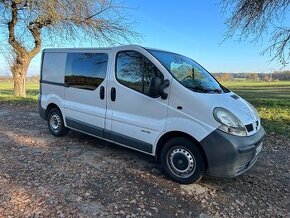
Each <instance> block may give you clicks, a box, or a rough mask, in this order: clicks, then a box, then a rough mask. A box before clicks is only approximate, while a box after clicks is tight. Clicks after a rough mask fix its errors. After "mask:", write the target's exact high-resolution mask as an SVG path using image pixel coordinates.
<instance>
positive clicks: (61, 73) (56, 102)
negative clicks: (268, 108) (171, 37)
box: [39, 45, 265, 183]
mask: <svg viewBox="0 0 290 218" xmlns="http://www.w3.org/2000/svg"><path fill="white" fill-rule="evenodd" d="M40 84H41V86H40V96H39V106H40V107H39V113H40V115H41V117H42V118H44V119H45V120H47V123H48V128H49V130H50V132H51V133H52V134H53V135H54V136H62V135H64V134H65V133H67V131H68V129H73V130H76V131H79V132H82V133H86V134H88V135H91V136H95V137H98V138H102V139H104V140H107V141H110V142H114V143H117V144H119V145H121V146H124V147H127V148H131V149H134V150H138V151H141V152H144V153H146V154H149V155H152V156H155V157H157V159H158V160H160V161H161V165H162V167H163V168H164V170H165V172H166V173H167V174H168V175H169V176H170V177H171V178H172V179H174V180H175V181H178V182H180V183H192V182H196V181H198V180H199V179H200V178H201V176H202V175H205V174H207V175H212V176H218V177H235V176H238V175H240V174H242V173H244V172H245V171H247V170H248V169H249V168H251V167H252V166H253V165H254V163H255V162H256V160H257V157H258V154H259V152H260V151H261V148H262V143H263V139H264V135H265V131H264V129H263V127H262V126H261V122H260V118H259V116H258V113H257V112H256V110H255V108H254V107H253V106H252V105H251V104H249V103H248V102H247V101H245V100H244V99H242V98H241V97H240V96H238V95H236V94H235V93H233V92H231V91H230V90H228V89H227V88H225V87H224V86H222V85H221V84H219V83H218V82H217V81H216V80H215V79H214V77H213V76H211V74H209V73H208V72H207V71H206V70H205V69H204V68H203V67H201V66H200V65H199V64H197V63H196V62H195V61H193V60H192V59H190V58H188V57H185V56H182V55H179V54H176V53H172V52H167V51H162V50H158V49H149V48H143V47H140V46H135V45H129V46H120V47H114V48H88V49H85V48H81V49H74V48H73V49H45V50H43V55H42V67H41V78H40Z"/></svg>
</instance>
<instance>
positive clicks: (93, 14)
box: [0, 0, 138, 96]
mask: <svg viewBox="0 0 290 218" xmlns="http://www.w3.org/2000/svg"><path fill="white" fill-rule="evenodd" d="M126 9H127V8H125V7H124V6H123V4H121V3H119V4H118V3H117V2H116V1H115V0H78V1H72V0H0V13H1V14H0V15H1V16H0V28H1V32H0V34H2V37H6V38H7V39H8V42H9V45H10V49H11V51H12V53H13V57H14V58H13V62H12V64H11V72H12V75H13V80H14V93H15V95H16V96H25V94H26V93H25V78H26V74H27V69H28V66H29V64H30V62H31V59H32V58H33V57H35V55H37V54H38V53H39V51H40V49H41V46H42V44H43V41H46V39H49V40H47V41H50V42H53V43H54V42H55V41H57V42H58V43H60V44H62V42H65V43H67V42H68V41H70V42H72V41H74V40H76V39H78V41H80V42H81V41H83V40H87V41H88V40H89V41H90V42H96V43H98V44H103V43H107V44H116V43H119V42H120V41H121V40H125V41H130V40H131V39H136V38H138V34H137V33H136V32H135V31H134V30H133V26H132V25H133V24H132V23H131V22H129V21H128V20H127V19H126V17H127V16H126V13H125V12H126Z"/></svg>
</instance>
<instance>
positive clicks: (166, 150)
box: [161, 137, 205, 184]
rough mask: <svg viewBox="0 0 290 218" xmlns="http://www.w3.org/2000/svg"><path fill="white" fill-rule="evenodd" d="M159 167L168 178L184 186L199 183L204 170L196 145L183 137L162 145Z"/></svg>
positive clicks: (201, 157) (202, 160)
mask: <svg viewBox="0 0 290 218" xmlns="http://www.w3.org/2000/svg"><path fill="white" fill-rule="evenodd" d="M161 165H162V168H163V169H164V171H165V172H166V173H167V174H168V175H169V177H171V178H172V179H173V180H175V181H177V182H179V183H184V184H189V183H194V182H197V181H199V180H200V179H201V177H202V174H203V172H204V169H205V163H204V159H203V156H202V154H201V152H200V150H199V148H198V147H197V145H195V144H194V143H193V142H191V141H190V140H189V139H186V138H183V137H178V138H173V139H171V140H169V141H168V142H167V143H166V144H165V145H164V147H163V149H162V151H161Z"/></svg>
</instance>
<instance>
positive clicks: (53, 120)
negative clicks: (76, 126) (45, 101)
mask: <svg viewBox="0 0 290 218" xmlns="http://www.w3.org/2000/svg"><path fill="white" fill-rule="evenodd" d="M47 118H48V119H47V124H48V129H49V131H50V132H51V134H52V135H54V136H57V137H60V136H63V135H65V134H66V133H67V132H68V128H66V127H65V126H64V122H63V117H62V114H61V112H60V111H59V110H58V109H57V108H52V109H51V110H50V111H49V113H48V116H47Z"/></svg>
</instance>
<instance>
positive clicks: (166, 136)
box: [155, 131, 208, 170]
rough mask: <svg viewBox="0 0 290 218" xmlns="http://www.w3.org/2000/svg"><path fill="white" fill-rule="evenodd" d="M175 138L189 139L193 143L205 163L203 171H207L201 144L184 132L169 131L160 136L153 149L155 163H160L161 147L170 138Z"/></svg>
mask: <svg viewBox="0 0 290 218" xmlns="http://www.w3.org/2000/svg"><path fill="white" fill-rule="evenodd" d="M176 137H184V138H186V139H189V140H190V141H193V142H194V144H195V145H196V146H197V147H198V148H199V150H200V152H201V154H202V156H203V158H204V161H205V170H207V166H208V165H207V163H208V161H207V158H206V154H205V151H204V149H203V148H202V146H201V144H200V143H199V142H198V141H197V140H196V139H195V138H194V137H192V136H191V135H189V134H187V133H185V132H181V131H170V132H167V133H165V134H164V135H162V136H161V137H160V138H159V140H158V142H157V145H156V149H155V157H156V159H157V161H160V155H161V150H162V147H163V145H164V144H165V143H166V142H168V141H169V140H170V139H172V138H176Z"/></svg>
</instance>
